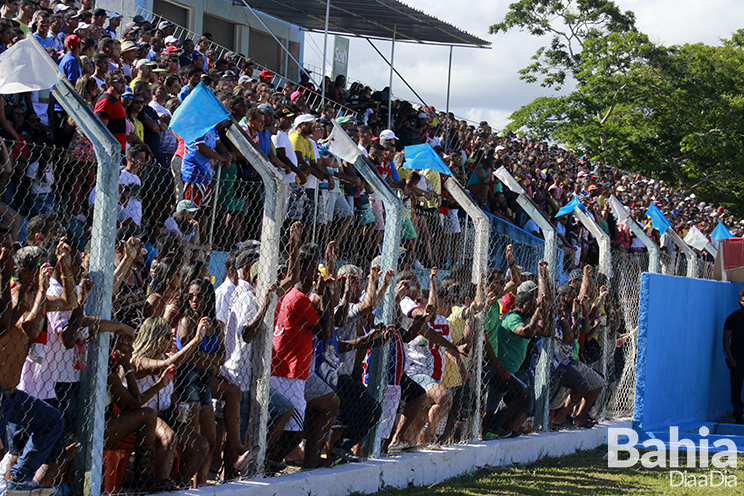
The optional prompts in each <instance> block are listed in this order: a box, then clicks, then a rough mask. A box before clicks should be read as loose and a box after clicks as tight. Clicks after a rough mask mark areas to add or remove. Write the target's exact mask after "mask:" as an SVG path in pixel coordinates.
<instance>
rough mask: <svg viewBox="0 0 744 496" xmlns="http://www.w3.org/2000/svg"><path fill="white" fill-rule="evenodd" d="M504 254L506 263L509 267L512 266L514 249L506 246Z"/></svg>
mask: <svg viewBox="0 0 744 496" xmlns="http://www.w3.org/2000/svg"><path fill="white" fill-rule="evenodd" d="M504 254H505V255H506V263H507V264H508V265H510V266H511V265H514V247H513V246H512V245H506V250H504Z"/></svg>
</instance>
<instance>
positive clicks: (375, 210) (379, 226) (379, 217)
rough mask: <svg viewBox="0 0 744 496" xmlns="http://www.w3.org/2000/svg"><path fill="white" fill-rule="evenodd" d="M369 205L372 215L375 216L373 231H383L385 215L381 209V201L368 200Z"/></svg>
mask: <svg viewBox="0 0 744 496" xmlns="http://www.w3.org/2000/svg"><path fill="white" fill-rule="evenodd" d="M369 205H370V206H371V207H372V215H374V216H375V231H384V230H385V213H384V209H383V208H382V200H370V201H369Z"/></svg>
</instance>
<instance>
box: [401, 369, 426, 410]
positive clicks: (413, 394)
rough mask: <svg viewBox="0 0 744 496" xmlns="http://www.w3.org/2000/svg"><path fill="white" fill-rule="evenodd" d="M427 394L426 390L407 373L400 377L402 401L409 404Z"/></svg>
mask: <svg viewBox="0 0 744 496" xmlns="http://www.w3.org/2000/svg"><path fill="white" fill-rule="evenodd" d="M425 394H426V390H425V389H424V388H422V387H421V386H419V385H418V383H417V382H416V381H414V380H413V379H411V378H410V377H408V375H406V374H405V373H404V374H403V375H402V376H401V377H400V400H401V401H402V402H403V403H409V402H411V401H413V400H415V399H416V398H419V397H421V396H423V395H425Z"/></svg>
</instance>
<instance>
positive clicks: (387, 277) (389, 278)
mask: <svg viewBox="0 0 744 496" xmlns="http://www.w3.org/2000/svg"><path fill="white" fill-rule="evenodd" d="M393 277H395V271H394V270H393V269H388V270H386V271H385V276H384V277H383V279H382V283H383V284H385V285H386V286H389V285H390V283H391V282H393Z"/></svg>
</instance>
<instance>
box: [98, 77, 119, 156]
mask: <svg viewBox="0 0 744 496" xmlns="http://www.w3.org/2000/svg"><path fill="white" fill-rule="evenodd" d="M106 84H107V85H108V89H107V90H106V92H105V93H104V94H103V95H101V98H100V99H99V100H98V102H96V108H95V112H96V117H98V118H99V119H101V122H103V125H104V126H106V128H107V129H108V130H109V131H111V134H113V135H114V138H116V139H117V141H118V142H119V144H120V145H121V153H122V156H123V155H124V152H125V151H126V142H127V139H126V138H127V117H126V114H125V113H124V107H122V105H121V102H120V101H119V97H120V96H121V95H122V94H123V93H124V89H125V88H126V86H127V80H126V79H124V74H122V72H121V71H111V72H107V73H106Z"/></svg>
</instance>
